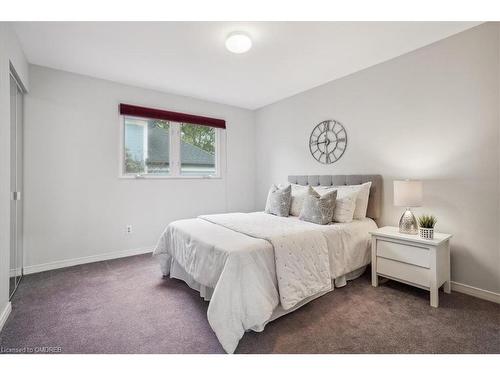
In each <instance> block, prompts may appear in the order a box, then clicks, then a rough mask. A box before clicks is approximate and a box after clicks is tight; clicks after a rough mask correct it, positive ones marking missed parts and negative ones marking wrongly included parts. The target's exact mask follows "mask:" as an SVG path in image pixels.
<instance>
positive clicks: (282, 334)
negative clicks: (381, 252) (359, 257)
mask: <svg viewBox="0 0 500 375" xmlns="http://www.w3.org/2000/svg"><path fill="white" fill-rule="evenodd" d="M369 276H370V275H369V271H367V272H366V273H365V275H363V276H362V277H360V278H358V279H357V280H354V281H352V282H350V283H349V284H348V285H347V286H346V287H344V288H339V289H336V290H335V291H334V292H332V293H328V294H327V295H325V296H323V297H321V298H318V299H316V300H314V301H312V302H311V303H309V304H307V305H306V306H304V307H302V308H300V309H299V310H297V311H295V312H293V313H291V314H289V315H286V316H284V317H282V318H280V319H278V320H276V321H274V322H271V323H270V324H268V325H267V327H266V329H265V330H264V332H260V333H256V332H247V333H246V334H245V335H244V336H243V338H242V340H241V341H240V344H239V346H238V348H237V350H236V352H237V353H500V305H498V304H495V303H492V302H487V301H483V300H480V299H476V298H473V297H470V296H467V295H465V294H460V293H456V292H453V293H452V294H451V295H447V294H444V293H443V292H440V295H439V297H440V307H439V308H437V309H435V308H432V307H430V306H429V296H428V293H427V292H426V291H423V290H420V289H417V288H413V287H410V286H406V285H403V284H400V283H397V282H392V281H387V282H385V283H383V284H381V286H380V287H379V288H373V287H372V286H371V284H370V279H369ZM12 306H13V309H12V313H11V315H10V317H9V318H8V320H7V322H6V325H5V326H4V329H3V330H2V332H1V334H0V346H1V347H2V351H3V352H5V351H6V349H7V350H12V349H13V348H17V349H18V350H21V351H23V350H24V349H23V348H28V349H29V350H32V351H33V350H38V349H36V348H40V347H55V348H57V349H56V351H58V350H59V351H60V352H62V353H223V352H224V351H223V349H222V347H221V346H220V344H219V342H218V341H217V338H216V336H215V334H214V333H213V331H212V330H211V328H210V325H209V324H208V321H207V317H206V312H207V306H208V302H205V301H203V300H202V299H201V298H200V297H199V294H198V293H197V292H196V291H194V290H191V289H190V288H189V287H188V286H187V285H185V284H184V283H183V282H182V281H179V280H175V279H166V280H164V279H162V278H161V274H160V271H159V268H158V265H157V263H156V261H155V260H154V259H152V258H151V256H150V255H140V256H134V257H129V258H122V259H116V260H110V261H104V262H97V263H91V264H85V265H80V266H75V267H70V268H64V269H60V270H54V271H47V272H43V273H38V274H33V275H28V276H25V277H24V278H23V280H22V282H21V284H20V286H19V289H18V291H17V292H16V294H15V296H14V299H13V301H12ZM30 348H31V349H30Z"/></svg>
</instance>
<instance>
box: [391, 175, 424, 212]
mask: <svg viewBox="0 0 500 375" xmlns="http://www.w3.org/2000/svg"><path fill="white" fill-rule="evenodd" d="M422 197H423V194H422V181H410V180H404V181H394V205H395V206H402V207H419V206H421V205H422Z"/></svg>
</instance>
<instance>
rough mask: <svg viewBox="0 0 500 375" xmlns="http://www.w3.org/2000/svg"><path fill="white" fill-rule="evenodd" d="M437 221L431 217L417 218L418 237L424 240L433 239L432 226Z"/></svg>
mask: <svg viewBox="0 0 500 375" xmlns="http://www.w3.org/2000/svg"><path fill="white" fill-rule="evenodd" d="M436 222H437V219H436V217H435V216H433V215H422V216H420V217H419V218H418V226H419V228H418V230H419V232H420V237H422V238H425V239H426V240H432V239H433V238H434V226H435V225H436Z"/></svg>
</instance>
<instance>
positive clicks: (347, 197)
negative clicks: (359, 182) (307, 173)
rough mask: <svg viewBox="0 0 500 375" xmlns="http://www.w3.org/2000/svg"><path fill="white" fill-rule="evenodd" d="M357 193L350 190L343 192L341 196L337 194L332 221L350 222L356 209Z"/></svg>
mask: <svg viewBox="0 0 500 375" xmlns="http://www.w3.org/2000/svg"><path fill="white" fill-rule="evenodd" d="M337 194H338V190H337ZM357 195H358V194H357V192H351V193H345V194H344V196H343V197H341V198H339V197H338V196H337V200H336V201H335V209H334V210H333V221H336V222H337V223H350V222H351V221H352V219H353V215H354V210H355V209H356V196H357Z"/></svg>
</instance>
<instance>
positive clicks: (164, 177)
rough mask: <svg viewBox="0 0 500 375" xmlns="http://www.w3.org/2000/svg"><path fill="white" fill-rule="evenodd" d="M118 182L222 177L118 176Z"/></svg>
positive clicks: (215, 177) (213, 178)
mask: <svg viewBox="0 0 500 375" xmlns="http://www.w3.org/2000/svg"><path fill="white" fill-rule="evenodd" d="M118 179H120V180H222V176H140V177H137V176H127V175H121V176H118Z"/></svg>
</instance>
